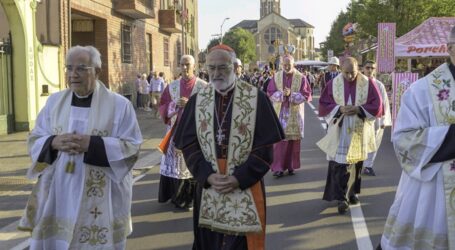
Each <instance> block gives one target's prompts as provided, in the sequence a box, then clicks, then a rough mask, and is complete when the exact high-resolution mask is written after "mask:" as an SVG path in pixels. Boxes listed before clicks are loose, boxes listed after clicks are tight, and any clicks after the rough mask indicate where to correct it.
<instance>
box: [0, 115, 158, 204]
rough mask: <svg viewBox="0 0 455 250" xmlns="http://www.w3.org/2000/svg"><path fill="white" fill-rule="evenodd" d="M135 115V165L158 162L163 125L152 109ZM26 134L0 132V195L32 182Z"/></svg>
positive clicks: (140, 165)
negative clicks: (139, 138)
mask: <svg viewBox="0 0 455 250" xmlns="http://www.w3.org/2000/svg"><path fill="white" fill-rule="evenodd" d="M136 115H137V119H138V122H139V126H140V128H141V132H142V137H143V139H144V142H143V144H142V146H141V151H140V155H139V160H138V162H137V163H136V165H135V168H144V167H147V166H151V165H154V164H157V162H156V159H157V157H159V155H160V153H159V152H158V151H157V150H156V147H157V145H158V144H159V142H160V141H161V139H162V137H163V136H164V134H165V126H164V124H163V122H162V121H161V120H160V119H158V118H152V112H146V111H143V110H136ZM27 136H28V132H18V133H13V134H9V135H0V195H4V193H5V192H8V191H12V190H23V191H24V189H27V187H28V186H30V184H33V182H32V181H30V180H28V179H27V178H26V177H25V174H26V172H27V169H28V167H29V166H30V157H29V156H28V152H27ZM151 155H152V156H154V157H150V156H151ZM150 160H152V161H153V160H154V161H155V162H150ZM27 190H28V189H27ZM0 210H1V208H0Z"/></svg>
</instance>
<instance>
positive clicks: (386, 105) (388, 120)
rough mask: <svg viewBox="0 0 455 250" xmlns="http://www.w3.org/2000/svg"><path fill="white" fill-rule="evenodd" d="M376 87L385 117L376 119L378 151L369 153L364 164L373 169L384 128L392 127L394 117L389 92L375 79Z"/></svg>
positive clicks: (375, 128)
mask: <svg viewBox="0 0 455 250" xmlns="http://www.w3.org/2000/svg"><path fill="white" fill-rule="evenodd" d="M374 82H375V83H376V86H377V87H378V90H379V92H380V94H381V97H382V105H383V109H382V110H383V115H382V116H381V117H378V118H376V120H375V122H374V130H375V134H376V151H374V152H371V153H368V159H366V160H365V161H364V162H363V166H364V167H368V168H372V167H373V163H374V159H375V158H376V155H377V153H378V150H379V147H380V146H381V142H382V136H383V135H384V127H389V126H392V116H391V114H390V102H389V96H388V95H387V90H386V88H385V86H384V84H383V83H382V82H381V81H379V80H378V79H374Z"/></svg>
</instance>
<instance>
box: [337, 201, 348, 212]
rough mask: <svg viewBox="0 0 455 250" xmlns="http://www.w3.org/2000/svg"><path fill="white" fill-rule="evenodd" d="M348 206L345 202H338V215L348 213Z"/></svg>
mask: <svg viewBox="0 0 455 250" xmlns="http://www.w3.org/2000/svg"><path fill="white" fill-rule="evenodd" d="M348 208H349V204H348V202H346V201H338V213H339V214H345V213H346V211H348Z"/></svg>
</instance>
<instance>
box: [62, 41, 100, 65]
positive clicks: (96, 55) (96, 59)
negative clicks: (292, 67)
mask: <svg viewBox="0 0 455 250" xmlns="http://www.w3.org/2000/svg"><path fill="white" fill-rule="evenodd" d="M81 51H83V52H86V53H88V54H89V56H90V62H91V63H92V66H94V67H95V68H98V69H101V54H100V52H99V51H98V49H97V48H95V47H93V46H80V45H76V46H73V47H71V48H70V49H69V50H68V52H67V53H66V61H68V59H69V58H70V57H71V56H72V55H73V54H75V53H78V52H81Z"/></svg>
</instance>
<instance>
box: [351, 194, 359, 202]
mask: <svg viewBox="0 0 455 250" xmlns="http://www.w3.org/2000/svg"><path fill="white" fill-rule="evenodd" d="M349 203H350V204H352V205H355V204H357V203H359V196H357V195H356V194H354V195H351V196H349Z"/></svg>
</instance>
